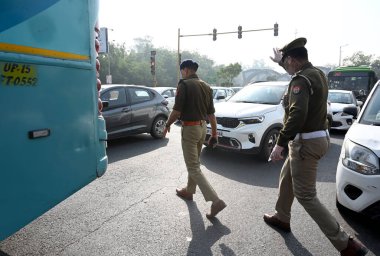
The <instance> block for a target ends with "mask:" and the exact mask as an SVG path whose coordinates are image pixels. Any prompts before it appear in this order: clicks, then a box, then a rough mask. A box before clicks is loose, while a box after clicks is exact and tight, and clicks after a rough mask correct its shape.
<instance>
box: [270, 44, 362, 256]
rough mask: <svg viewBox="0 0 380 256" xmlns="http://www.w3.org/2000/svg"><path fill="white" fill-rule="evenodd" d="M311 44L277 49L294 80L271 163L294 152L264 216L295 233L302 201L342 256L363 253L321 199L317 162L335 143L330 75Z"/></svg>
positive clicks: (276, 55) (276, 54) (278, 59)
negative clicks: (311, 53)
mask: <svg viewBox="0 0 380 256" xmlns="http://www.w3.org/2000/svg"><path fill="white" fill-rule="evenodd" d="M306 42H307V40H306V38H303V37H301V38H297V39H295V40H293V41H292V42H290V43H288V44H287V45H285V46H284V47H282V48H281V49H278V48H275V49H273V52H274V56H273V57H270V58H271V59H272V60H273V61H274V62H276V63H278V64H279V65H280V66H282V67H283V68H284V69H285V70H286V71H287V72H288V73H289V74H290V75H292V79H291V81H290V83H289V86H288V90H287V93H286V95H285V96H284V109H285V116H284V126H283V128H282V129H281V131H280V133H279V136H278V140H277V143H276V145H275V146H274V148H273V150H272V153H271V156H270V159H269V160H272V161H277V160H281V159H283V158H284V154H283V153H284V152H285V150H284V149H285V148H287V149H288V151H289V154H288V156H286V158H285V162H284V164H283V166H282V169H281V174H280V181H279V196H278V199H277V203H276V206H275V213H274V214H265V215H264V221H265V222H266V223H267V224H269V225H272V226H276V227H277V228H279V229H281V230H283V231H286V232H290V231H291V228H290V216H291V207H292V204H293V200H294V198H297V200H298V202H299V203H300V204H301V205H302V206H303V207H304V208H305V210H306V211H307V213H308V214H309V215H310V216H311V218H312V219H313V220H314V221H315V222H316V223H317V224H318V226H319V227H320V229H321V230H322V232H323V233H324V234H325V236H326V237H327V238H328V239H329V240H330V242H331V243H332V244H333V245H334V247H335V248H336V249H337V250H338V251H340V253H341V255H364V254H365V253H366V252H367V249H366V248H365V246H364V245H363V244H362V243H360V242H359V241H358V240H356V239H355V240H354V239H353V238H352V237H351V236H349V235H348V234H347V233H346V232H345V231H343V229H342V228H341V226H340V225H339V223H338V222H337V221H336V219H335V217H334V216H333V215H332V214H331V213H330V212H328V211H327V209H326V207H325V206H324V205H323V204H322V203H321V202H320V201H319V199H318V197H317V191H316V176H317V168H318V162H319V159H321V158H322V157H323V156H324V155H325V154H326V152H327V149H328V147H329V144H330V137H329V133H328V130H327V94H328V85H327V78H326V76H325V74H324V73H323V72H322V71H321V70H320V69H318V68H316V67H314V66H313V65H312V64H311V63H310V62H309V60H308V52H307V49H306V48H305V45H306Z"/></svg>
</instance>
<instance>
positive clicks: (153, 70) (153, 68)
mask: <svg viewBox="0 0 380 256" xmlns="http://www.w3.org/2000/svg"><path fill="white" fill-rule="evenodd" d="M150 73H152V75H154V74H155V73H156V58H155V56H154V55H152V56H150Z"/></svg>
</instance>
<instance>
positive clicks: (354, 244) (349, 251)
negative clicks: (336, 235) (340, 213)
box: [340, 236, 368, 256]
mask: <svg viewBox="0 0 380 256" xmlns="http://www.w3.org/2000/svg"><path fill="white" fill-rule="evenodd" d="M367 252H368V249H367V248H366V247H365V246H364V245H363V244H362V243H361V242H359V241H358V240H354V238H353V237H352V236H350V237H349V238H348V244H347V248H346V249H344V250H342V251H340V255H342V256H363V255H366V254H367Z"/></svg>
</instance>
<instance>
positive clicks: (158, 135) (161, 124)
mask: <svg viewBox="0 0 380 256" xmlns="http://www.w3.org/2000/svg"><path fill="white" fill-rule="evenodd" d="M165 124H166V118H164V117H162V116H158V117H156V119H154V121H153V123H152V129H151V131H150V135H152V137H153V138H155V139H162V138H163V137H164V128H165Z"/></svg>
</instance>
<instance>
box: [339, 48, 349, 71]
mask: <svg viewBox="0 0 380 256" xmlns="http://www.w3.org/2000/svg"><path fill="white" fill-rule="evenodd" d="M347 45H348V44H345V45H341V46H339V67H340V65H341V64H342V48H343V47H346V46H347Z"/></svg>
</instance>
